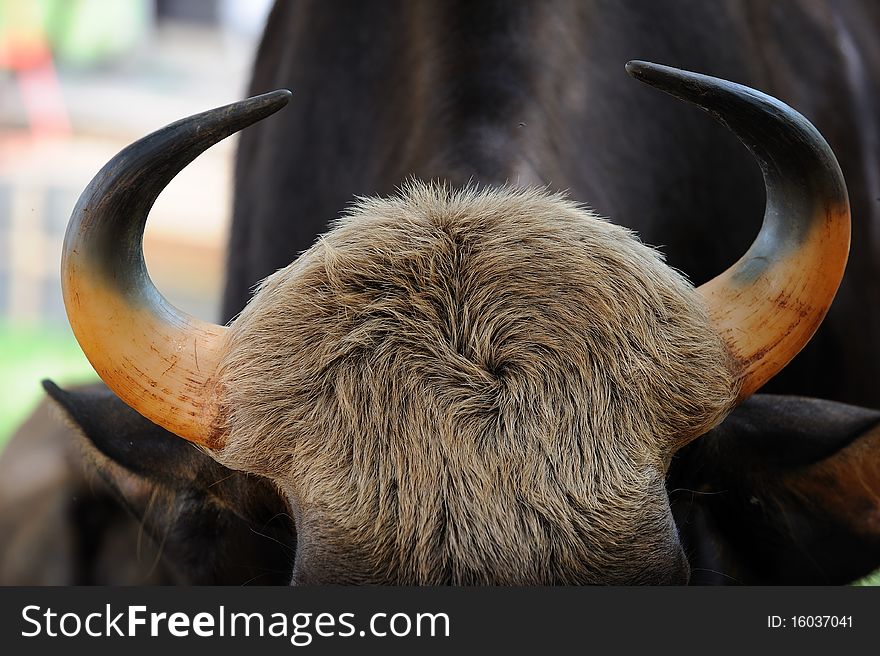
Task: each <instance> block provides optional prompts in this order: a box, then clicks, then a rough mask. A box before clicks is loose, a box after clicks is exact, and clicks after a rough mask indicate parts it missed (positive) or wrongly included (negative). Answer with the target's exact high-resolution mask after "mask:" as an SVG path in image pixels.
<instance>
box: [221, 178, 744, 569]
mask: <svg viewBox="0 0 880 656" xmlns="http://www.w3.org/2000/svg"><path fill="white" fill-rule="evenodd" d="M229 339H230V343H229V346H230V347H229V349H228V355H227V357H226V359H225V361H224V362H223V363H222V372H223V374H222V376H223V381H224V384H225V386H226V390H227V392H228V408H227V410H228V437H227V440H226V445H225V447H224V448H223V449H222V450H221V451H220V452H219V453H217V454H215V455H216V456H217V457H219V459H220V460H221V461H222V462H224V463H225V464H227V465H229V466H232V467H235V468H240V469H245V470H248V471H252V472H257V473H260V474H264V475H267V476H269V477H271V478H272V479H273V480H274V481H276V482H277V483H278V484H279V485H280V486H281V488H282V489H284V490H285V492H286V493H287V494H288V495H289V497H290V499H291V503H292V506H293V508H294V514H295V516H296V519H297V530H298V534H299V547H298V549H299V553H298V558H297V571H296V572H295V574H294V580H295V581H311V582H316V581H331V580H332V581H348V582H355V581H357V582H361V581H364V582H366V581H372V582H388V583H419V584H434V583H505V584H531V583H560V582H562V583H574V582H593V583H610V582H614V583H619V582H651V581H653V582H662V581H676V580H681V576H682V573H683V572H682V570H683V569H686V564H685V562H684V558H683V554H682V552H681V547H680V546H679V544H678V540H677V535H676V532H675V527H674V523H673V521H672V519H671V516H670V512H669V507H668V501H667V497H666V493H665V490H664V481H663V478H664V475H665V470H666V466H667V463H668V459H669V457H670V456H671V454H672V453H673V452H674V450H675V449H676V448H678V447H679V446H680V445H681V444H682V443H684V442H685V441H686V440H688V439H691V438H693V437H695V436H697V435H699V434H701V433H703V432H705V431H706V430H708V429H709V428H711V427H712V426H714V425H715V424H717V423H718V422H719V421H720V420H721V419H722V418H723V417H724V415H725V414H726V412H727V411H728V410H729V409H730V407H731V406H732V404H733V400H734V398H735V395H736V391H737V390H736V384H735V382H734V378H733V376H732V375H731V372H730V369H729V361H728V356H727V353H726V351H725V348H724V346H723V344H722V342H721V340H720V338H719V337H718V336H717V335H716V333H715V332H714V331H713V329H712V328H711V326H710V324H709V322H708V319H707V318H706V316H705V313H704V310H703V307H702V304H701V299H700V296H699V294H698V293H697V292H696V291H695V290H694V289H693V288H692V286H691V285H689V284H688V283H687V282H686V281H685V280H684V279H683V278H682V277H681V276H680V275H679V274H678V273H676V272H675V271H673V270H671V269H670V268H669V267H667V266H666V265H665V264H664V263H663V262H662V258H661V256H660V255H659V254H658V253H657V252H656V251H654V250H653V249H651V248H649V247H647V246H645V245H643V244H642V243H640V242H639V241H638V240H637V239H636V238H635V237H634V236H633V235H632V234H631V233H630V232H629V231H627V230H625V229H624V228H621V227H618V226H615V225H612V224H610V223H607V222H605V221H603V220H601V219H599V218H597V217H596V216H594V215H593V214H591V213H590V212H588V211H586V210H585V209H583V208H581V207H578V206H577V205H575V204H573V203H572V202H569V201H568V200H566V199H565V198H563V197H561V196H559V195H548V194H546V193H543V192H541V191H536V190H525V191H523V190H511V189H497V190H485V191H477V190H474V189H467V190H464V191H456V192H453V191H450V190H448V189H446V188H442V187H437V186H428V185H424V184H420V183H413V184H411V185H409V186H408V187H407V188H405V189H404V190H403V191H402V192H401V194H400V195H399V196H397V197H394V198H390V199H363V200H361V201H359V202H358V203H357V204H355V205H354V206H353V207H352V208H351V209H350V210H349V212H348V213H347V215H346V216H345V217H344V218H342V219H341V220H340V221H339V223H338V224H337V225H336V227H335V228H334V229H333V230H332V231H331V232H329V233H328V234H327V235H325V236H324V237H323V238H322V239H321V240H320V241H319V242H318V243H317V244H316V245H315V246H314V247H313V248H311V249H310V250H309V251H307V252H306V253H305V254H304V255H303V256H302V257H301V258H299V259H298V260H297V261H296V262H294V263H293V264H291V265H290V266H288V267H287V268H285V269H282V270H281V271H278V272H277V273H276V274H274V275H273V276H271V277H270V278H268V279H267V280H266V281H265V282H264V283H263V285H262V286H261V287H260V289H259V291H258V293H257V294H256V296H255V297H254V299H253V301H252V302H251V303H250V305H248V307H247V308H246V309H245V311H244V312H243V313H242V315H241V316H240V317H239V318H238V320H237V321H236V322H235V323H234V325H233V327H232V330H231V333H230V338H229Z"/></svg>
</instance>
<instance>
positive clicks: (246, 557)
mask: <svg viewBox="0 0 880 656" xmlns="http://www.w3.org/2000/svg"><path fill="white" fill-rule="evenodd" d="M43 387H44V388H45V389H46V391H47V392H48V393H49V396H50V397H52V399H53V400H54V401H55V402H56V403H57V404H58V406H59V407H60V408H61V409H62V410H63V411H64V413H65V414H66V415H67V417H68V418H69V420H70V421H71V422H72V423H73V424H74V426H75V427H76V428H77V429H78V430H79V431H80V432H82V433H83V434H84V435H85V436H86V437H87V438H88V441H89V442H90V443H91V444H92V445H93V446H94V448H89V447H88V445H86V451H87V452H89V455H90V456H91V459H92V460H93V461H95V464H96V468H97V470H98V472H99V473H100V475H101V476H102V477H103V478H104V479H105V480H107V481H108V482H109V484H110V486H111V487H112V488H113V489H115V490H117V491H118V492H119V494H120V496H121V501H122V502H123V503H124V504H125V506H127V507H128V509H129V510H130V511H131V513H132V514H133V515H134V516H135V517H136V519H137V520H138V522H139V523H140V524H141V525H142V526H143V527H144V528H145V529H146V531H147V532H148V533H149V534H150V535H151V536H152V537H153V538H154V539H155V540H156V542H157V543H158V544H159V545H161V551H162V557H163V559H164V560H165V562H166V563H168V564H170V565H171V566H172V567H174V568H175V569H176V570H177V571H178V572H180V573H181V574H182V577H183V580H184V581H186V582H187V583H190V584H218V583H219V584H230V585H239V584H245V583H249V582H256V583H260V584H283V585H286V584H287V583H289V582H290V577H291V572H292V561H293V554H294V553H295V550H296V531H295V529H294V526H293V521H292V519H291V516H290V514H289V511H288V506H287V502H286V500H285V499H284V497H283V496H282V495H281V494H280V493H279V492H278V490H277V489H275V487H274V486H273V485H272V484H271V483H270V482H269V481H266V480H264V479H261V478H259V477H256V476H249V475H247V474H244V473H241V472H236V471H232V470H230V469H227V468H225V467H223V466H222V465H220V464H219V463H217V462H215V461H214V460H213V459H211V458H210V457H209V456H208V455H207V454H206V453H203V452H202V451H200V450H199V449H197V448H196V447H195V446H193V445H192V444H190V443H189V442H185V441H184V440H182V439H180V438H179V437H177V436H176V435H173V434H172V433H170V432H168V431H167V430H165V429H164V428H161V427H159V426H157V425H156V424H153V423H152V422H150V421H149V420H147V419H145V418H143V417H142V416H141V415H139V414H138V413H137V412H135V411H134V410H132V409H131V408H129V407H128V406H127V405H126V404H125V403H123V402H122V400H120V399H119V398H118V397H117V396H116V395H115V394H114V393H113V392H112V391H110V390H109V389H108V388H107V387H105V386H104V385H103V384H98V385H93V386H89V387H85V388H78V389H76V390H73V391H65V390H62V389H61V388H59V387H58V386H57V385H55V384H54V383H52V382H51V381H44V382H43Z"/></svg>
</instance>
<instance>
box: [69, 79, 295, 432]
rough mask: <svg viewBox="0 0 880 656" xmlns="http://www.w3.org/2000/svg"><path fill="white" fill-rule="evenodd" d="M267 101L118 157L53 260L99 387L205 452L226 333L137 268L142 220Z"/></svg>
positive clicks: (198, 122) (283, 100) (283, 96)
mask: <svg viewBox="0 0 880 656" xmlns="http://www.w3.org/2000/svg"><path fill="white" fill-rule="evenodd" d="M289 98H290V92H289V91H287V90H281V91H273V92H272V93H267V94H264V95H262V96H256V97H254V98H250V99H248V100H244V101H242V102H238V103H233V104H231V105H227V106H225V107H220V108H218V109H214V110H211V111H208V112H204V113H202V114H197V115H195V116H191V117H189V118H185V119H183V120H181V121H177V122H176V123H172V124H171V125H168V126H166V127H164V128H162V129H161V130H158V131H156V132H154V133H152V134H150V135H149V136H147V137H144V138H143V139H141V140H139V141H136V142H135V143H133V144H132V145H130V146H128V147H127V148H125V149H124V150H122V151H121V152H120V153H119V154H118V155H116V156H115V157H114V158H113V159H111V160H110V161H109V162H108V163H107V165H106V166H104V168H102V169H101V171H100V172H99V173H98V174H97V175H96V176H95V177H94V179H93V180H92V181H91V182H90V183H89V185H88V187H86V189H85V191H84V192H83V193H82V195H81V196H80V198H79V201H78V202H77V204H76V207H75V208H74V210H73V214H72V216H71V217H70V223H68V225H67V233H66V234H65V237H64V251H63V254H62V258H61V287H62V293H63V295H64V305H65V308H66V309H67V316H68V318H69V320H70V325H71V327H72V328H73V333H74V335H76V339H77V341H79V343H80V346H81V347H82V350H83V351H84V352H85V354H86V357H87V358H88V359H89V362H91V363H92V366H93V367H94V368H95V370H96V371H97V372H98V375H100V376H101V378H102V379H103V380H104V382H105V383H107V385H108V387H110V389H112V390H113V391H114V392H116V394H117V395H118V396H119V397H120V398H121V399H122V400H123V401H125V402H126V403H127V404H128V405H130V406H131V407H132V408H134V409H135V410H137V411H138V412H139V413H141V414H142V415H143V416H144V417H146V418H147V419H149V420H150V421H153V422H155V423H156V424H159V425H160V426H162V427H164V428H166V429H168V430H170V431H171V432H173V433H176V434H177V435H180V436H181V437H183V438H185V439H187V440H190V441H191V442H196V443H198V444H202V445H204V446H207V447H209V448H210V447H216V446H218V445H219V444H220V440H221V438H222V436H221V434H220V428H221V427H220V424H221V423H222V422H221V421H220V418H219V417H218V416H217V408H218V404H217V401H218V396H217V390H216V389H215V372H216V368H217V363H218V361H219V357H220V353H221V349H222V348H223V343H224V335H225V331H226V329H225V328H224V327H223V326H217V325H214V324H210V323H206V322H204V321H201V320H199V319H196V318H195V317H191V316H189V315H187V314H185V313H184V312H181V311H180V310H178V309H177V308H175V307H174V306H172V305H171V304H170V303H169V302H168V301H166V300H165V299H164V298H163V297H162V295H161V294H160V293H159V292H158V290H157V289H156V287H155V286H154V285H153V282H152V281H151V280H150V277H149V275H148V274H147V267H146V265H145V263H144V255H143V236H144V226H145V225H146V221H147V214H148V213H149V211H150V208H151V207H152V206H153V203H154V202H155V200H156V197H157V196H158V195H159V193H160V192H161V191H162V190H163V189H164V188H165V186H166V185H167V184H168V183H169V182H170V181H171V179H172V178H173V177H174V176H175V175H177V174H178V173H179V172H180V171H181V170H182V169H183V168H184V167H185V166H186V165H187V164H189V163H190V162H192V161H193V160H194V159H195V158H196V157H198V156H199V155H200V154H201V153H202V152H203V151H205V150H206V149H207V148H209V147H210V146H212V145H214V144H215V143H217V142H218V141H220V140H222V139H224V138H226V137H228V136H229V135H231V134H233V133H235V132H237V131H239V130H241V129H243V128H245V127H247V126H249V125H251V124H252V123H255V122H257V121H259V120H260V119H262V118H265V117H266V116H269V115H270V114H272V113H273V112H275V111H277V110H279V109H281V108H282V107H283V106H284V105H286V104H287V101H288V100H289Z"/></svg>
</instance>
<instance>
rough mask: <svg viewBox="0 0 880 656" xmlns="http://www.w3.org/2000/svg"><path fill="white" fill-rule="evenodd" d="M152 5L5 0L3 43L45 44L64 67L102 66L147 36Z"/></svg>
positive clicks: (126, 0) (118, 0)
mask: <svg viewBox="0 0 880 656" xmlns="http://www.w3.org/2000/svg"><path fill="white" fill-rule="evenodd" d="M150 9H151V4H150V3H149V2H147V0H0V41H2V40H3V39H4V36H5V38H6V39H10V38H14V39H15V40H16V42H18V43H19V44H21V43H22V42H25V43H26V42H31V43H33V42H34V41H37V42H39V43H45V44H46V45H48V47H49V48H50V49H51V51H52V53H53V55H54V57H55V60H56V61H57V62H59V63H60V64H62V65H67V66H73V67H80V68H82V67H89V66H95V65H100V64H103V63H105V62H108V61H113V60H115V59H118V58H119V57H120V56H121V55H124V54H125V53H127V52H128V51H129V50H131V49H132V47H134V46H135V45H136V44H137V43H139V42H140V41H141V40H142V39H143V37H144V35H145V34H146V32H147V28H148V27H149V24H150V20H151V16H150Z"/></svg>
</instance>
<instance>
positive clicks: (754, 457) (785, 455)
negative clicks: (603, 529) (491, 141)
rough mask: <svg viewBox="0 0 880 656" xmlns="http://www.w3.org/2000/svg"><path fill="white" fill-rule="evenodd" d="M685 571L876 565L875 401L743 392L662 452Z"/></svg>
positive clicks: (879, 504) (754, 579) (819, 580)
mask: <svg viewBox="0 0 880 656" xmlns="http://www.w3.org/2000/svg"><path fill="white" fill-rule="evenodd" d="M668 489H669V495H670V501H671V503H672V507H673V512H674V513H675V516H676V522H677V523H678V526H679V531H680V532H681V534H682V540H683V542H684V543H685V547H686V549H687V550H688V553H689V556H690V560H691V568H692V581H693V582H695V583H713V582H714V583H724V582H740V583H746V584H777V583H781V584H840V583H848V582H851V581H853V580H855V579H858V578H860V577H862V576H865V575H867V574H869V573H870V572H872V571H873V570H875V569H877V568H878V567H880V411H876V410H870V409H867V408H858V407H855V406H850V405H845V404H842V403H834V402H831V401H821V400H818V399H806V398H798V397H788V396H772V395H755V396H753V397H752V398H750V399H748V400H747V401H745V402H744V403H743V404H741V405H740V406H739V407H738V408H737V409H736V410H734V411H733V412H732V413H731V414H730V416H729V417H728V418H727V419H726V420H725V421H724V423H722V424H721V425H720V426H718V427H717V428H716V429H714V430H713V431H711V432H709V433H707V434H706V435H704V436H703V437H701V438H700V439H698V440H696V441H695V442H693V443H692V444H690V445H688V446H687V447H685V448H684V449H682V451H681V452H680V453H679V454H678V455H677V456H676V458H675V459H674V460H673V463H672V466H671V468H670V471H669V477H668Z"/></svg>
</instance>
